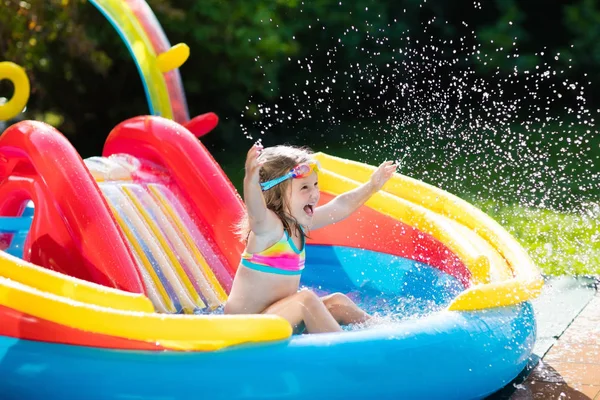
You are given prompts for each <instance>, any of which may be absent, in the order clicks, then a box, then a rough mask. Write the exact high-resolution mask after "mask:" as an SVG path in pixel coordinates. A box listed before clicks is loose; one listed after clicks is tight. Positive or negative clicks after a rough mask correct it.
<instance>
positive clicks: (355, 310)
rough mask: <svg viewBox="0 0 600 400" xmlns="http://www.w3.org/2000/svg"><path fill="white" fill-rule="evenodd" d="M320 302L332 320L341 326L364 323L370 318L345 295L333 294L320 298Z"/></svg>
mask: <svg viewBox="0 0 600 400" xmlns="http://www.w3.org/2000/svg"><path fill="white" fill-rule="evenodd" d="M321 300H323V303H325V307H327V309H328V310H329V312H330V313H331V315H332V316H333V318H335V320H336V321H337V322H339V323H340V324H342V325H348V324H356V323H360V322H365V321H367V320H369V319H370V318H371V316H370V315H369V314H367V313H366V312H364V311H363V310H362V309H361V308H360V307H358V306H357V305H356V304H355V303H354V302H353V301H352V300H350V299H349V298H348V296H346V295H345V294H342V293H333V294H330V295H328V296H324V297H321Z"/></svg>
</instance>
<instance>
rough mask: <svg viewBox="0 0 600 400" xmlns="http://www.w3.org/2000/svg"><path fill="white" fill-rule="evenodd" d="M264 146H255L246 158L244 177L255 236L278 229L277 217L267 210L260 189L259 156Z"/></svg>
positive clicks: (245, 196)
mask: <svg viewBox="0 0 600 400" xmlns="http://www.w3.org/2000/svg"><path fill="white" fill-rule="evenodd" d="M262 149H263V147H262V145H259V144H255V145H254V146H252V148H250V150H249V151H248V155H247V157H246V175H245V176H244V203H246V208H247V210H248V222H249V223H250V230H252V232H254V234H255V235H261V234H265V233H268V232H270V231H272V230H273V229H275V228H276V227H277V217H276V216H275V214H274V213H273V212H270V211H269V210H268V209H267V205H266V203H265V198H264V197H263V194H262V189H261V187H260V179H259V171H260V167H261V165H262V162H260V161H259V160H258V156H259V155H260V152H261V151H262Z"/></svg>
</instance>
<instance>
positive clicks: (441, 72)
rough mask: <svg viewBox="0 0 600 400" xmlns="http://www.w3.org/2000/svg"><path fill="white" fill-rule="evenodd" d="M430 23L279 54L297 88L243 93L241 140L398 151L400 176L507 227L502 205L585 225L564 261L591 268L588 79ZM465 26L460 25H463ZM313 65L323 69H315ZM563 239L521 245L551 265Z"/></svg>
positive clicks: (593, 153)
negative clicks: (578, 253) (350, 54)
mask: <svg viewBox="0 0 600 400" xmlns="http://www.w3.org/2000/svg"><path fill="white" fill-rule="evenodd" d="M474 7H475V8H476V9H480V8H481V7H482V6H481V3H477V2H476V3H474ZM436 22H438V21H436V20H435V19H431V20H429V21H426V22H424V23H423V24H422V25H421V26H422V30H421V31H420V32H414V33H413V32H410V31H404V32H403V33H402V36H401V37H400V38H397V37H394V38H393V39H394V40H391V39H390V33H388V32H395V31H396V29H395V28H396V26H395V24H398V23H397V22H396V21H394V23H391V24H389V25H388V27H387V29H379V30H378V31H373V29H370V25H369V23H368V22H366V23H365V26H364V27H356V26H351V27H349V28H348V29H346V31H345V32H344V33H343V34H342V35H341V36H340V37H337V38H333V39H334V40H335V42H336V45H335V46H333V47H329V48H323V46H322V45H321V44H319V43H315V48H314V51H313V52H311V53H310V55H308V56H307V57H305V58H302V59H292V58H289V59H288V61H289V63H290V65H289V67H290V68H289V71H290V72H289V77H288V78H287V79H288V80H292V81H293V80H294V78H293V77H294V76H295V74H294V73H293V72H294V70H296V71H297V72H301V74H300V73H299V74H296V76H302V77H303V78H302V80H296V81H293V84H294V85H293V86H294V90H293V91H292V92H289V93H288V94H286V95H284V96H282V97H280V98H279V99H277V101H275V102H270V103H268V104H267V103H260V104H254V102H253V100H250V102H249V105H248V107H247V109H248V110H250V109H255V110H256V111H255V112H254V113H251V114H254V115H253V117H255V118H257V119H256V121H255V122H253V123H248V124H242V127H241V128H242V131H243V132H244V134H245V135H246V136H247V137H251V136H252V135H254V134H258V135H261V136H264V135H269V134H271V133H273V134H276V133H277V132H282V131H287V132H289V131H295V132H297V135H296V136H297V137H298V138H299V142H303V140H302V135H303V134H304V133H306V132H311V133H312V135H308V136H309V137H316V138H318V143H319V144H318V145H317V146H318V150H324V151H330V152H332V153H334V154H339V153H342V156H345V157H348V158H353V159H358V160H360V161H366V162H369V163H372V164H374V163H377V162H380V161H382V159H383V158H386V159H393V160H398V159H400V158H402V159H403V161H404V162H403V163H402V165H401V169H400V171H401V173H404V174H406V175H409V176H412V177H414V178H417V179H420V180H423V181H426V182H428V183H431V184H433V185H436V186H438V187H441V188H443V189H445V190H448V191H450V192H452V193H455V194H457V195H459V196H461V197H463V198H466V199H467V200H469V201H472V202H474V203H475V204H477V205H479V206H481V207H482V208H484V209H485V211H486V212H488V213H490V214H492V215H493V216H496V217H498V218H499V219H501V220H504V222H510V219H511V218H514V217H515V215H514V214H515V213H514V212H513V215H510V213H508V214H507V213H506V212H505V210H506V207H507V205H508V206H511V207H512V208H511V210H512V211H515V210H516V212H517V213H519V215H518V217H519V218H521V219H524V220H526V219H528V218H544V217H545V214H535V212H534V213H533V214H531V212H530V210H552V211H553V212H559V213H562V214H561V215H565V218H567V219H573V218H575V219H576V220H577V221H578V222H579V223H581V224H583V225H585V226H587V227H588V228H589V229H585V230H584V231H583V232H581V233H582V234H583V235H584V236H585V238H584V241H585V243H587V244H586V245H584V247H585V246H587V248H586V249H587V255H584V256H583V258H581V257H580V258H581V259H580V260H579V261H577V262H575V267H573V268H575V270H576V269H577V268H578V267H577V266H581V265H583V264H587V263H588V262H590V261H596V264H595V265H598V262H597V261H598V259H600V249H598V248H597V246H595V247H594V245H593V243H597V242H598V241H597V240H596V241H595V242H594V241H593V240H592V241H591V242H590V238H589V237H590V236H592V237H598V236H599V235H600V234H599V232H600V226H599V224H598V219H599V218H598V214H597V212H595V211H594V210H597V209H598V207H600V201H599V200H598V199H599V198H600V190H599V189H598V182H600V159H599V158H600V157H599V154H598V147H599V146H600V135H599V134H598V129H597V127H596V118H597V115H598V114H599V113H600V110H593V109H591V108H590V107H589V106H588V103H589V101H588V97H589V95H588V93H589V92H590V85H591V83H590V82H589V79H588V77H587V74H583V76H580V77H579V80H575V79H574V78H573V77H572V76H570V75H569V73H568V72H569V71H568V70H569V69H571V64H572V60H571V59H565V56H564V55H563V54H560V53H558V52H557V53H550V52H549V51H548V50H547V49H546V48H541V49H539V51H538V52H537V53H535V56H537V57H538V59H539V60H540V61H539V62H537V63H535V64H532V63H531V60H530V59H522V58H521V55H520V51H519V38H518V37H517V36H515V37H514V38H513V41H512V43H511V44H510V45H508V46H506V45H503V46H501V45H497V44H495V43H493V41H491V42H490V43H485V44H482V43H481V42H480V41H479V40H478V37H477V35H476V33H475V31H474V30H472V31H470V33H469V34H466V35H464V36H463V37H461V38H459V39H458V40H449V39H439V38H436V37H435V36H434V35H433V34H431V33H430V27H431V26H432V24H434V23H436ZM508 24H512V22H510V21H509V22H508ZM463 28H464V29H465V30H466V31H469V29H470V28H469V24H468V22H463ZM323 29H326V26H325V25H324V26H323ZM357 43H358V44H357ZM396 43H400V45H396ZM345 46H354V47H355V49H354V50H355V51H357V52H359V53H360V54H361V55H362V57H360V60H358V61H356V60H353V61H351V62H349V61H347V60H346V59H345V58H344V52H343V49H344V47H345ZM571 47H573V46H571ZM498 58H506V59H509V60H510V61H511V62H512V63H513V65H514V67H513V68H512V70H510V71H507V70H506V69H501V68H500V66H498V65H497V64H496V61H497V59H498ZM323 59H325V60H327V62H325V63H323V61H322V60H323ZM315 60H321V61H319V63H318V65H321V66H323V65H324V68H323V69H321V68H320V69H318V70H317V69H316V68H315V65H316V62H315ZM257 62H262V61H261V60H259V59H257ZM306 72H308V74H307V73H306ZM571 75H572V74H571ZM305 76H309V77H310V79H306V78H304V77H305ZM314 132H319V133H318V134H315V133H314ZM340 132H343V133H340ZM315 141H317V139H315ZM329 149H331V150H329ZM515 205H516V206H517V208H514V207H513V206H515ZM495 210H496V212H494V211H495ZM553 215H555V214H553ZM573 215H575V217H573ZM568 223H570V222H568ZM529 228H531V227H529ZM513 233H515V231H514V230H513ZM529 233H531V232H529ZM529 233H528V234H529ZM555 234H556V235H558V233H557V232H555ZM594 235H595V236H594ZM517 236H518V237H519V234H518V232H517ZM529 236H531V235H529ZM521 237H522V236H520V238H521ZM560 241H561V239H560V237H558V236H555V237H553V238H552V239H551V240H550V241H548V242H546V243H538V242H539V241H536V243H535V247H533V248H532V247H530V250H533V252H534V254H535V255H536V257H538V258H537V259H536V261H538V262H545V261H547V260H552V259H554V263H555V264H557V265H558V264H560V263H561V262H564V261H565V260H564V257H563V259H560V260H558V261H557V260H556V257H555V256H556V249H557V246H556V245H555V244H553V243H560ZM548 243H551V244H550V245H548ZM590 243H592V244H591V245H590ZM590 246H591V247H590ZM580 249H581V247H580ZM553 252H554V255H552V253H553ZM567 253H569V252H567ZM563 254H564V253H563ZM553 257H554V258H553ZM588 265H589V264H588ZM557 268H558V270H556V271H555V272H558V273H561V272H564V271H567V272H568V270H569V268H570V267H569V266H568V265H567V266H566V267H565V266H558V267H557Z"/></svg>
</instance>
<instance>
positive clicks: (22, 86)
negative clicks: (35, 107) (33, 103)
mask: <svg viewBox="0 0 600 400" xmlns="http://www.w3.org/2000/svg"><path fill="white" fill-rule="evenodd" d="M3 79H8V80H9V81H11V82H12V84H13V86H14V94H13V96H12V97H11V99H10V100H9V101H8V102H7V103H6V104H2V105H0V121H7V120H9V119H11V118H13V117H16V116H17V115H18V114H19V113H20V112H21V111H23V109H24V108H25V106H26V105H27V100H29V92H30V86H29V78H28V77H27V74H26V73H25V70H24V69H23V68H21V67H20V66H18V65H17V64H15V63H12V62H10V61H3V62H0V81H1V80H3Z"/></svg>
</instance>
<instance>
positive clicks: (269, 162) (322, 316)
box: [224, 144, 396, 333]
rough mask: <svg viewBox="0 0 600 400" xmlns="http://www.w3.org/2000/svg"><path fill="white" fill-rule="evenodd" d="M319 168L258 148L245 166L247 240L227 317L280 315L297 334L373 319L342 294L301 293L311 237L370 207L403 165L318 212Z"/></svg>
mask: <svg viewBox="0 0 600 400" xmlns="http://www.w3.org/2000/svg"><path fill="white" fill-rule="evenodd" d="M317 171H318V164H317V162H316V161H314V160H313V159H312V158H311V153H310V152H309V151H307V150H304V149H300V148H296V147H289V146H275V147H269V148H266V149H264V150H263V147H262V146H261V145H258V144H255V145H254V146H252V148H251V149H250V150H249V152H248V155H247V158H246V175H245V177H244V202H245V203H246V208H247V216H246V218H245V219H244V220H243V221H242V223H241V234H242V237H243V238H244V240H246V249H245V250H244V253H243V254H242V261H241V265H240V267H239V268H238V270H237V273H236V275H235V278H234V281H233V286H232V288H231V293H230V295H229V299H228V300H227V303H226V304H225V310H224V312H225V313H226V314H260V313H264V314H276V315H279V316H281V317H283V318H285V319H286V320H287V321H289V323H290V324H291V325H292V327H293V328H294V329H295V330H296V331H298V330H299V329H300V328H301V327H302V326H303V325H304V326H305V327H306V330H307V331H308V332H309V333H318V332H338V331H341V330H342V329H341V327H340V324H342V325H346V324H351V323H358V322H364V321H366V320H368V319H369V318H370V316H369V315H368V314H367V313H366V312H364V311H363V310H361V309H360V308H359V307H358V306H357V305H356V304H354V302H352V300H350V299H349V298H348V297H346V296H345V295H343V294H341V293H335V294H332V295H329V296H325V297H323V298H319V297H318V296H317V295H316V294H315V293H314V292H312V291H310V290H301V291H298V288H299V285H300V274H301V273H302V270H303V269H304V257H305V248H304V246H305V244H304V241H305V240H304V239H305V236H306V232H307V231H309V230H314V229H318V228H321V227H323V226H325V225H328V224H333V223H335V222H338V221H341V220H342V219H344V218H346V217H347V216H349V215H350V214H351V213H353V212H354V211H355V210H356V209H358V207H360V206H361V205H362V204H363V203H365V202H366V201H367V200H368V199H369V197H371V196H372V195H373V194H374V193H376V192H377V191H378V190H379V189H381V187H382V186H383V185H384V184H385V183H386V182H387V181H388V180H389V179H390V178H391V177H392V175H393V174H394V172H395V171H396V165H394V164H392V162H391V161H386V162H384V163H383V164H381V165H380V166H379V168H378V169H377V170H376V171H375V172H374V173H373V175H372V176H371V179H370V181H369V182H367V183H365V184H363V185H361V186H359V187H358V188H356V189H354V190H351V191H349V192H347V193H344V194H342V195H340V196H337V197H336V198H335V199H334V200H332V201H330V202H329V203H327V204H325V205H323V206H321V207H316V205H317V203H318V201H319V196H320V193H319V186H318V181H317Z"/></svg>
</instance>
